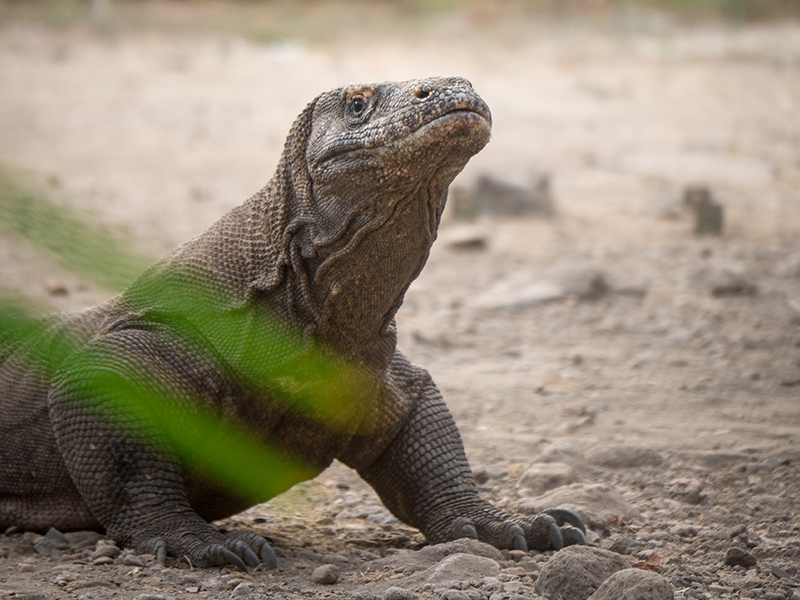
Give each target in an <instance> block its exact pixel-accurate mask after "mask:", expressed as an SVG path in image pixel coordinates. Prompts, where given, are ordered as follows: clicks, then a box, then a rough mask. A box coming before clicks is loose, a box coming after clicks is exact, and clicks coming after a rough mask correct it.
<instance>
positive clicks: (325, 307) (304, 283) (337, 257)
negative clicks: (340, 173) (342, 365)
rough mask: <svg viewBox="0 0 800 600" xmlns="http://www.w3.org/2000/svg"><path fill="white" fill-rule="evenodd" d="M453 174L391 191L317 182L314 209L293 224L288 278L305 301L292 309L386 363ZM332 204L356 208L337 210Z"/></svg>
mask: <svg viewBox="0 0 800 600" xmlns="http://www.w3.org/2000/svg"><path fill="white" fill-rule="evenodd" d="M453 176H455V173H453ZM451 179H452V177H449V178H446V179H445V180H442V179H441V178H434V179H432V180H428V181H421V182H419V184H418V185H416V186H409V187H408V188H407V189H402V190H393V191H392V193H391V194H390V195H386V191H385V190H381V189H375V190H369V189H364V188H363V187H360V186H349V185H348V186H324V185H321V186H319V187H315V190H314V192H315V193H314V195H315V200H316V201H317V202H316V203H315V204H316V206H317V210H316V211H315V212H316V213H317V214H316V215H315V217H312V218H311V219H308V220H307V219H305V218H301V219H298V221H296V222H295V224H294V227H292V228H291V229H292V230H293V232H294V233H293V235H292V241H291V243H290V248H291V252H290V256H289V258H290V261H289V265H288V266H289V268H290V273H288V274H287V277H286V280H285V283H286V285H287V286H288V287H289V288H290V289H288V290H287V291H288V292H289V298H291V299H293V300H294V301H295V302H296V301H300V306H295V307H294V310H293V311H292V312H293V313H294V314H296V315H297V316H300V317H301V319H300V320H301V322H305V323H304V324H305V329H306V331H307V332H311V333H313V335H314V336H315V337H316V338H317V339H319V340H322V341H323V342H324V343H326V344H327V345H330V346H332V347H333V348H335V349H336V350H337V351H339V352H342V353H344V354H345V355H346V356H348V357H349V358H351V359H355V360H358V361H360V362H364V363H366V364H369V365H370V366H373V367H377V368H380V367H383V366H385V363H386V361H387V360H388V358H389V357H390V356H391V354H392V352H393V351H394V347H395V342H396V337H395V333H394V328H393V327H392V326H391V324H392V321H393V319H394V315H395V313H396V312H397V310H398V309H399V308H400V305H401V304H402V302H403V297H404V295H405V293H406V290H407V289H408V287H409V285H410V284H411V282H412V281H414V279H416V277H417V276H418V275H419V273H420V271H421V270H422V267H423V266H424V265H425V262H426V261H427V259H428V255H429V253H430V248H431V244H433V241H434V240H435V238H436V231H437V229H438V226H439V222H440V219H441V215H442V210H443V209H444V204H445V199H446V195H447V186H448V185H449V183H450V180H451ZM337 187H338V188H339V189H336V188H337ZM331 206H347V207H351V210H350V211H348V212H347V213H341V214H337V212H336V211H335V210H330V207H331ZM326 211H328V214H325V212H326ZM320 224H324V226H321V225H320Z"/></svg>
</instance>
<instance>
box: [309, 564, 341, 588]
mask: <svg viewBox="0 0 800 600" xmlns="http://www.w3.org/2000/svg"><path fill="white" fill-rule="evenodd" d="M311 581H313V582H314V583H320V584H323V585H330V584H332V583H336V582H337V581H339V569H338V568H336V565H330V564H329V565H322V566H321V567H317V568H316V569H314V572H313V573H311Z"/></svg>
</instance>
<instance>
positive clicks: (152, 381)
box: [0, 170, 374, 502]
mask: <svg viewBox="0 0 800 600" xmlns="http://www.w3.org/2000/svg"><path fill="white" fill-rule="evenodd" d="M0 235H3V236H11V238H12V239H20V238H22V239H25V240H27V242H28V243H30V244H31V245H33V246H34V247H36V248H38V249H41V250H42V252H43V253H44V254H45V255H49V256H50V257H52V258H54V259H55V260H56V261H58V262H59V263H60V264H61V265H63V266H64V267H66V268H68V269H70V270H72V271H74V272H76V273H77V274H79V275H80V276H81V277H82V278H83V279H85V280H87V281H90V282H93V283H95V284H99V285H100V286H102V287H104V288H106V289H109V290H111V291H121V290H122V289H123V288H125V287H126V286H128V285H129V284H130V283H131V282H132V281H134V280H135V279H136V278H137V277H138V276H139V275H140V274H141V273H142V271H144V270H145V269H146V268H147V267H148V265H149V264H151V263H152V260H151V259H150V258H148V257H143V256H141V255H140V254H138V253H137V252H135V251H134V250H132V247H131V245H130V244H129V243H125V242H123V241H121V238H120V236H119V234H118V233H116V232H114V231H112V230H111V229H109V228H107V227H102V226H100V225H98V224H95V223H92V222H91V220H90V219H89V218H88V217H87V216H86V215H82V214H79V213H78V212H77V211H75V210H72V209H69V208H66V207H64V206H60V205H58V204H56V203H54V202H53V201H52V200H51V199H50V198H49V197H48V196H47V194H46V193H45V192H44V191H42V190H41V189H37V187H36V186H33V185H29V184H27V183H25V182H24V181H23V180H22V179H20V178H19V177H16V176H13V175H11V174H9V173H7V172H4V171H2V170H0ZM181 291H182V290H181V288H177V293H175V294H173V295H172V296H167V297H163V296H162V297H159V298H158V303H159V310H160V314H161V317H159V321H158V323H159V325H163V326H166V327H168V328H175V329H176V330H178V331H181V332H183V333H184V334H186V335H188V336H189V337H190V338H191V339H193V340H195V341H197V340H200V342H199V345H200V348H199V351H200V352H204V351H207V352H209V353H210V354H215V353H216V354H219V353H220V352H221V353H222V356H221V358H222V360H223V362H224V363H225V364H226V365H229V366H230V368H231V370H232V371H235V374H236V376H237V378H238V380H241V381H243V383H244V385H245V386H246V389H248V390H253V391H255V392H256V396H261V395H263V396H268V397H270V398H271V399H272V400H273V401H275V402H285V403H286V404H287V406H289V407H291V410H294V411H297V412H298V413H299V414H301V415H303V417H304V418H306V419H309V420H311V421H314V422H316V423H318V424H319V425H320V426H321V427H323V428H325V429H328V430H334V431H336V430H337V429H339V428H342V427H348V428H350V427H352V425H353V422H354V419H358V420H359V421H360V420H362V417H363V414H364V406H363V403H364V402H366V401H367V399H368V394H369V393H370V392H371V391H374V387H372V385H373V381H372V378H371V376H370V375H369V374H367V373H364V372H363V370H361V369H357V368H356V367H354V366H352V365H351V364H349V363H348V362H347V361H345V360H343V359H341V358H339V357H338V356H336V355H335V354H333V353H332V352H330V351H324V349H321V348H317V347H316V346H313V345H312V346H310V345H309V342H308V341H307V340H305V339H304V338H303V336H302V335H300V334H296V333H293V332H292V331H291V329H288V328H287V327H286V326H284V325H282V323H281V322H280V321H279V319H278V318H277V317H274V318H270V317H269V316H268V315H267V316H266V317H265V318H263V319H262V320H261V321H260V322H259V325H260V326H259V327H253V323H252V321H251V320H250V316H251V315H249V314H247V313H242V312H235V311H234V312H221V311H216V312H215V311H214V310H213V309H209V308H208V307H207V306H206V303H205V302H204V299H203V298H198V297H196V295H194V294H191V293H186V294H182V293H181ZM183 291H186V290H183ZM33 307H35V303H34V302H32V301H30V300H29V299H27V298H25V297H24V296H23V295H22V294H20V293H19V292H18V291H16V290H12V289H7V288H4V287H3V286H2V285H0V367H2V363H3V361H4V360H7V359H8V357H9V355H10V354H11V353H14V354H15V356H17V357H23V360H24V361H25V363H26V364H28V365H32V366H33V368H35V369H36V370H37V372H40V373H46V374H52V373H54V372H55V371H58V370H59V369H64V370H71V371H70V372H80V373H81V374H82V375H81V378H80V379H81V381H82V382H83V384H82V385H84V386H86V387H85V389H84V388H81V397H83V398H86V400H87V409H90V410H96V411H98V413H99V414H98V418H117V419H118V428H119V429H125V428H126V427H127V424H129V423H130V422H131V421H135V422H137V423H140V424H143V430H144V431H147V432H148V433H147V437H148V439H150V440H153V439H155V440H157V442H156V443H159V444H160V443H164V444H166V445H167V446H168V447H169V448H170V449H171V451H172V452H173V453H174V454H175V455H177V456H178V457H179V458H180V459H181V461H182V463H183V464H186V465H188V466H189V468H191V469H192V470H193V471H196V472H201V473H203V474H204V475H205V476H206V477H208V478H209V479H210V480H212V481H214V482H215V483H217V484H219V485H221V486H223V487H224V488H226V489H229V490H232V491H235V492H238V493H239V494H240V495H241V496H242V497H244V498H247V499H249V500H251V501H253V502H258V501H264V500H267V499H269V498H271V497H273V496H275V495H276V494H278V493H280V492H282V491H284V490H286V489H288V488H289V487H290V486H291V485H293V484H295V483H298V482H300V481H303V480H305V479H308V478H309V477H312V476H313V475H314V471H313V470H312V469H310V468H309V467H308V466H307V465H305V464H303V463H302V462H300V461H299V460H297V459H295V458H293V457H292V456H290V455H288V454H287V453H286V452H285V451H283V450H281V449H279V448H275V447H272V446H270V445H269V444H267V443H265V442H264V441H263V440H259V439H257V437H256V432H254V431H250V430H248V429H247V428H246V426H243V425H242V424H239V423H234V422H231V421H230V420H229V419H226V418H224V416H223V415H222V414H221V413H220V412H218V411H217V407H211V408H210V409H208V410H205V409H202V408H201V407H200V405H199V404H200V403H198V402H196V401H192V399H190V398H179V397H176V396H175V392H174V391H171V390H170V389H168V387H167V386H165V385H163V384H162V382H160V381H158V380H157V378H154V377H152V376H150V374H149V372H148V370H147V369H146V368H142V369H141V370H140V371H137V372H136V374H135V375H134V376H128V377H121V376H118V375H115V374H114V373H113V372H112V371H113V369H110V370H109V369H105V368H103V360H104V357H103V356H101V357H100V368H97V366H98V357H97V356H96V355H95V356H92V357H91V359H87V358H84V357H83V356H82V354H81V353H80V352H79V350H80V347H79V348H77V349H76V347H75V340H74V336H73V335H71V334H70V333H69V331H68V330H64V327H63V326H62V325H60V323H62V322H63V321H59V320H58V319H56V320H53V319H50V318H48V317H47V316H40V315H38V314H36V313H35V308H34V310H32V308H33ZM187 315H191V319H187V318H186V316H187ZM223 336H235V337H236V342H237V343H236V344H229V343H226V340H224V339H221V338H222V337H223ZM203 344H206V347H203ZM265 347H279V348H281V353H280V354H281V356H282V357H283V358H282V359H281V360H277V361H275V362H274V363H269V364H265V361H264V360H263V358H262V357H263V353H262V352H261V349H263V348H265ZM221 348H222V350H221ZM225 348H229V350H227V354H226V350H225ZM76 350H77V351H76ZM108 360H113V359H111V358H109V359H108ZM98 399H99V400H98ZM90 405H91V406H90Z"/></svg>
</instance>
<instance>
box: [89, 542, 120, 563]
mask: <svg viewBox="0 0 800 600" xmlns="http://www.w3.org/2000/svg"><path fill="white" fill-rule="evenodd" d="M119 552H120V551H119V548H117V547H116V546H111V545H110V544H103V545H101V544H99V543H98V545H97V550H95V551H94V552H93V553H92V555H91V556H90V557H89V560H91V561H92V562H94V561H95V560H96V559H98V558H112V559H113V558H117V557H118V556H119Z"/></svg>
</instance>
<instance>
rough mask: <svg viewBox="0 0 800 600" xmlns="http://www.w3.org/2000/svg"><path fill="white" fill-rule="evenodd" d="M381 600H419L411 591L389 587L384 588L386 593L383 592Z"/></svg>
mask: <svg viewBox="0 0 800 600" xmlns="http://www.w3.org/2000/svg"><path fill="white" fill-rule="evenodd" d="M383 600H419V596H417V595H416V594H415V593H414V592H412V591H411V590H407V589H404V588H399V587H390V588H386V591H385V592H383Z"/></svg>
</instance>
